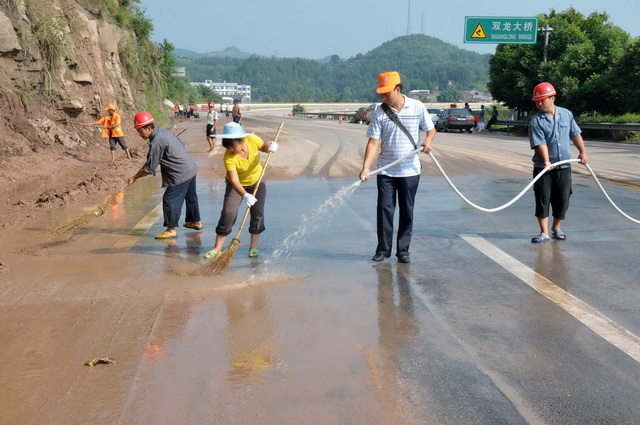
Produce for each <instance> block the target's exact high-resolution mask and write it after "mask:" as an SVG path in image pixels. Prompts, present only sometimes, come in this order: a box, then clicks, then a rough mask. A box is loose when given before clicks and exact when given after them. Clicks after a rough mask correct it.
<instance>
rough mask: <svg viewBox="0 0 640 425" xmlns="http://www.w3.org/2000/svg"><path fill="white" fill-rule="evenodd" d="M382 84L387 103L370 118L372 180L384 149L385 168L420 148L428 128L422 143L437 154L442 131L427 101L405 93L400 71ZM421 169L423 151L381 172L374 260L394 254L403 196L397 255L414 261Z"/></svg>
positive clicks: (367, 160)
mask: <svg viewBox="0 0 640 425" xmlns="http://www.w3.org/2000/svg"><path fill="white" fill-rule="evenodd" d="M378 83H379V86H378V88H377V89H376V92H378V93H379V94H380V98H381V99H382V102H383V103H382V105H381V106H380V108H378V109H376V111H375V113H374V114H373V117H371V118H370V123H369V127H368V129H367V137H368V138H369V141H368V143H367V148H366V151H365V155H364V161H363V163H362V170H361V171H360V179H361V180H363V181H365V180H368V179H369V168H370V167H371V163H372V162H373V159H374V158H375V156H376V154H377V153H378V148H379V149H380V154H379V155H378V167H384V166H386V165H388V164H391V163H392V162H394V161H396V160H398V159H401V158H402V157H403V156H406V155H407V154H409V153H410V152H411V151H413V150H415V149H417V142H416V141H417V140H419V139H420V130H422V131H424V132H426V136H425V139H424V141H423V142H422V143H421V144H420V146H421V147H422V152H424V153H429V152H431V143H432V142H433V138H434V137H435V135H436V130H435V128H434V126H433V122H432V121H431V117H430V115H429V112H428V111H427V109H426V108H425V106H424V104H423V103H422V102H419V101H417V100H414V99H411V98H408V97H406V96H405V95H403V94H402V82H401V81H400V74H398V73H397V72H395V71H394V72H385V73H382V74H380V75H378ZM399 124H401V125H402V127H404V129H403V128H401V127H400V126H399ZM409 135H410V136H409ZM420 169H421V166H420V159H419V158H418V155H411V156H409V157H408V158H406V159H405V160H404V161H401V162H399V163H398V164H396V165H394V166H392V167H389V168H387V169H386V170H384V171H383V172H381V173H379V174H378V175H377V183H378V206H377V222H378V246H377V247H376V252H375V255H374V256H373V258H372V259H371V260H372V261H383V260H384V259H385V258H388V257H390V256H391V250H392V248H393V240H392V237H393V216H394V214H395V205H396V199H397V200H398V209H399V210H400V220H399V223H398V236H397V241H396V256H397V257H398V262H400V263H408V262H410V259H409V244H410V243H411V233H412V231H413V205H414V202H415V197H416V192H417V190H418V183H419V182H420Z"/></svg>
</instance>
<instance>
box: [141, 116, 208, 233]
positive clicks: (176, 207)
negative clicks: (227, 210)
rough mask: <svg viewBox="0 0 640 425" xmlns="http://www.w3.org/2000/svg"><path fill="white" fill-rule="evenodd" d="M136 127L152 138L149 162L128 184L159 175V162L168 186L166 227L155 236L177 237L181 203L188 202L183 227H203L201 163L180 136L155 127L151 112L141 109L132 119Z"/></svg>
mask: <svg viewBox="0 0 640 425" xmlns="http://www.w3.org/2000/svg"><path fill="white" fill-rule="evenodd" d="M133 128H135V129H136V131H137V132H138V134H139V135H140V137H142V138H143V139H145V140H149V153H148V154H147V162H146V164H144V166H143V167H142V168H141V169H140V171H138V173H136V175H134V176H132V177H130V178H129V180H128V183H129V184H130V185H131V184H134V183H135V181H136V180H137V179H139V178H140V177H144V176H148V175H150V174H153V175H154V176H155V174H156V168H158V165H160V173H161V174H162V187H166V190H165V192H164V196H163V197H162V211H163V213H164V226H166V228H167V230H165V231H164V232H162V233H160V234H159V235H157V236H156V239H171V238H175V237H176V236H177V235H178V233H177V232H176V227H178V222H179V220H180V211H181V210H182V204H183V203H186V206H187V208H186V213H187V214H186V220H185V223H184V227H187V228H189V229H195V230H201V229H202V222H201V221H200V208H199V206H198V195H197V194H196V174H197V173H198V166H197V165H196V162H195V161H194V160H193V158H191V156H189V154H188V153H187V149H186V148H185V147H184V145H183V144H182V142H181V141H180V139H178V138H177V137H176V135H175V134H173V132H172V131H171V130H169V129H167V128H159V129H156V128H155V126H154V119H153V116H151V114H150V113H148V112H138V114H136V116H135V118H134V119H133Z"/></svg>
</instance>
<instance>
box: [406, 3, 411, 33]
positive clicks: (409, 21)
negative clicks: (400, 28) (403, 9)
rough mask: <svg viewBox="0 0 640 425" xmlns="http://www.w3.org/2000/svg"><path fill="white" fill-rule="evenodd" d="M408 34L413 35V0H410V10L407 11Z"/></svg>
mask: <svg viewBox="0 0 640 425" xmlns="http://www.w3.org/2000/svg"><path fill="white" fill-rule="evenodd" d="M407 35H411V0H409V10H408V11H407Z"/></svg>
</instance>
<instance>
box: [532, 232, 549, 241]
mask: <svg viewBox="0 0 640 425" xmlns="http://www.w3.org/2000/svg"><path fill="white" fill-rule="evenodd" d="M548 240H550V238H549V236H545V235H543V234H542V233H540V234H539V235H538V236H536V237H534V238H531V243H540V242H547V241H548Z"/></svg>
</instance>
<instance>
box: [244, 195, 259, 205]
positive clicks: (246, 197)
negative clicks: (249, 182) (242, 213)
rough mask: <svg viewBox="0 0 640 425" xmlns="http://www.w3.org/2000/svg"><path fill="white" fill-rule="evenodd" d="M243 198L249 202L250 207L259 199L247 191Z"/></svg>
mask: <svg viewBox="0 0 640 425" xmlns="http://www.w3.org/2000/svg"><path fill="white" fill-rule="evenodd" d="M242 199H243V200H244V202H245V203H246V204H247V206H248V207H252V206H253V204H255V203H256V201H257V199H256V197H255V196H253V195H252V194H250V193H245V194H244V196H243V197H242Z"/></svg>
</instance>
